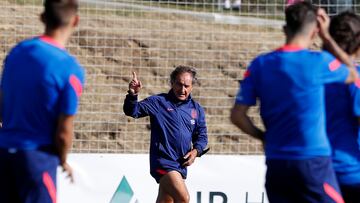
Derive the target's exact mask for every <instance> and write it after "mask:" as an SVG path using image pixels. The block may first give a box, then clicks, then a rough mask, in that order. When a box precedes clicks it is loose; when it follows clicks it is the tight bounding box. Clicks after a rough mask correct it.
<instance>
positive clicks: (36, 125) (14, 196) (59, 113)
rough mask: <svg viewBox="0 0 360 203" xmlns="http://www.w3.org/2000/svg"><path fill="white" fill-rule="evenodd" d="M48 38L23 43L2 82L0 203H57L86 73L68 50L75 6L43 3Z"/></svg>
mask: <svg viewBox="0 0 360 203" xmlns="http://www.w3.org/2000/svg"><path fill="white" fill-rule="evenodd" d="M44 7H45V9H44V12H43V13H42V14H41V21H42V22H43V23H44V24H45V33H44V35H42V36H39V37H35V38H32V39H28V40H25V41H22V42H20V43H19V44H18V45H16V46H15V47H14V48H13V49H12V50H11V51H10V53H9V54H8V56H7V57H6V59H5V61H4V69H3V73H2V80H1V88H0V89H1V106H0V107H1V108H0V109H1V119H2V128H1V129H0V180H1V181H0V202H1V203H20V202H21V203H55V202H56V169H57V166H58V165H59V164H60V165H61V166H62V168H63V170H64V171H66V172H67V173H68V175H69V176H70V178H71V180H72V171H71V167H70V166H69V165H68V164H67V162H66V157H67V153H68V150H69V148H70V147H71V144H72V137H73V120H74V115H75V113H76V111H77V106H78V100H79V97H80V95H81V92H82V89H83V83H84V70H83V68H82V67H81V66H80V65H79V64H78V62H77V61H76V60H75V58H74V57H72V56H71V55H70V54H69V53H68V52H67V51H66V50H65V48H64V47H65V44H66V43H67V42H68V40H69V38H70V36H71V34H72V32H73V30H74V28H75V27H76V26H77V24H78V21H79V18H78V15H77V10H78V2H77V1H76V0H45V1H44Z"/></svg>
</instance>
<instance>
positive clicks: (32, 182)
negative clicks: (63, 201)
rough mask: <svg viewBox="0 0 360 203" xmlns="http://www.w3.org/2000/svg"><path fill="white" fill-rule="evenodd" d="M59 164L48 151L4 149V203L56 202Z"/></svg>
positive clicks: (0, 193)
mask: <svg viewBox="0 0 360 203" xmlns="http://www.w3.org/2000/svg"><path fill="white" fill-rule="evenodd" d="M58 165H59V159H58V156H56V155H55V154H54V153H53V152H50V151H48V150H40V149H39V150H30V151H23V150H8V149H0V202H1V203H20V202H21V203H55V202H56V169H57V166H58Z"/></svg>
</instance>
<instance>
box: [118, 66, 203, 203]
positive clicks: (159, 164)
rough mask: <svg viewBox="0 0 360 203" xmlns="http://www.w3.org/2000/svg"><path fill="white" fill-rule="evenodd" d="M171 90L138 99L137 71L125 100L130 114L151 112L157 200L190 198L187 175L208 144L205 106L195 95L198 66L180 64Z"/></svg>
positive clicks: (172, 200) (136, 114)
mask: <svg viewBox="0 0 360 203" xmlns="http://www.w3.org/2000/svg"><path fill="white" fill-rule="evenodd" d="M170 80H171V90H170V91H169V92H168V93H163V94H159V95H154V96H150V97H148V98H146V99H144V100H143V101H140V102H138V100H137V95H138V93H139V91H140V89H141V87H142V85H141V82H140V81H139V80H138V79H137V77H136V74H135V72H134V73H133V79H132V81H131V82H130V84H129V91H128V93H129V94H128V95H126V99H125V102H124V112H125V114H126V115H127V116H131V117H133V118H141V117H144V116H150V123H151V144H150V173H151V175H152V176H153V177H154V178H155V180H156V181H157V182H158V183H159V194H158V197H157V203H161V202H184V203H185V202H189V199H190V198H189V193H188V191H187V188H186V185H185V182H184V179H186V175H187V168H186V167H187V166H190V165H191V164H192V163H193V162H194V160H195V158H196V157H197V156H200V155H201V154H202V153H203V151H204V149H205V147H206V145H207V142H208V140H207V128H206V122H205V114H204V109H203V108H202V107H201V106H200V105H199V104H198V103H197V102H195V101H194V100H193V99H192V98H191V95H190V93H191V91H192V87H193V84H194V83H195V82H196V70H195V69H194V68H192V67H189V66H178V67H176V68H175V70H174V71H173V72H172V73H171V75H170Z"/></svg>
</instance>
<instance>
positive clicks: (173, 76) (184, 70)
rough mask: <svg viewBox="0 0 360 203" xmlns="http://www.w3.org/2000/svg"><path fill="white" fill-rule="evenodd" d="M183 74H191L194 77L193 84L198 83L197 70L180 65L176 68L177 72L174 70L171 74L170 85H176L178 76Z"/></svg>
mask: <svg viewBox="0 0 360 203" xmlns="http://www.w3.org/2000/svg"><path fill="white" fill-rule="evenodd" d="M182 73H190V74H191V76H192V84H195V83H196V81H197V78H196V69H195V68H194V67H192V66H185V65H179V66H176V67H175V70H173V71H172V72H171V74H170V83H171V84H174V83H175V80H176V78H177V76H178V75H180V74H182Z"/></svg>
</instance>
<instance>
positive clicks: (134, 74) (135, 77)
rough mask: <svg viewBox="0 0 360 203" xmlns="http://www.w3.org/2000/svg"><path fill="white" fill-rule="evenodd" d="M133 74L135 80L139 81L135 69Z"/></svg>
mask: <svg viewBox="0 0 360 203" xmlns="http://www.w3.org/2000/svg"><path fill="white" fill-rule="evenodd" d="M132 75H133V80H135V81H137V76H136V72H135V71H133V72H132Z"/></svg>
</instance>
